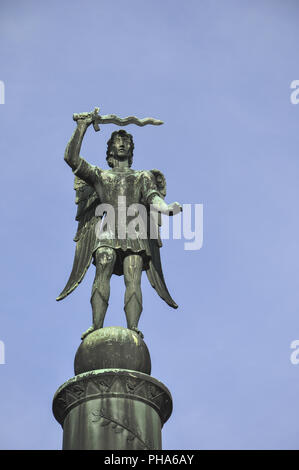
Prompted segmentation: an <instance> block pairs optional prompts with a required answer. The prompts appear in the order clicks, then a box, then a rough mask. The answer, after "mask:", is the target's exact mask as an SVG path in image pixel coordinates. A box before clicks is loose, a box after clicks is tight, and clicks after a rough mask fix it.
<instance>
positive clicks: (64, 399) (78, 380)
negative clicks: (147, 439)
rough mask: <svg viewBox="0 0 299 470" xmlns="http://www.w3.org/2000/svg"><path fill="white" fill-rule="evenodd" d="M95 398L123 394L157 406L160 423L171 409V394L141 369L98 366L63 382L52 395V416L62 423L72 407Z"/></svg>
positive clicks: (165, 418)
mask: <svg viewBox="0 0 299 470" xmlns="http://www.w3.org/2000/svg"><path fill="white" fill-rule="evenodd" d="M98 398H126V399H130V400H139V401H142V402H143V403H146V404H148V405H149V406H151V407H152V408H154V409H155V410H156V412H157V413H158V415H159V416H160V419H161V424H162V426H163V424H164V423H165V422H166V421H167V420H168V418H169V417H170V415H171V412H172V398H171V394H170V392H169V390H168V389H167V388H166V387H165V385H163V384H162V383H161V382H159V381H158V380H156V379H154V378H153V377H151V376H149V375H147V374H143V373H142V372H135V371H131V370H126V369H103V370H102V369H101V370H95V371H90V372H85V373H84V374H79V375H76V376H75V377H73V378H72V379H70V380H68V382H66V383H65V384H63V385H62V386H61V387H60V388H59V389H58V390H57V392H56V394H55V396H54V400H53V413H54V416H55V418H56V420H57V421H58V422H59V423H60V424H61V425H62V426H63V422H64V420H65V418H66V416H67V414H68V413H69V412H70V410H71V409H73V408H74V407H76V406H78V405H79V404H81V403H84V402H86V401H88V400H94V399H98ZM107 419H108V418H107Z"/></svg>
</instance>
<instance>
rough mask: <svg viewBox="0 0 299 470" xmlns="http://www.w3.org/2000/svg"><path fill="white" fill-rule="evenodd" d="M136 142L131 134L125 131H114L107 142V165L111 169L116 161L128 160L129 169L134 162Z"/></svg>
mask: <svg viewBox="0 0 299 470" xmlns="http://www.w3.org/2000/svg"><path fill="white" fill-rule="evenodd" d="M133 150H134V142H133V137H132V135H131V134H128V133H127V132H126V131H125V130H122V129H121V130H119V131H114V132H112V134H111V137H110V139H109V140H108V142H107V152H106V154H107V157H106V160H107V163H108V165H109V166H110V167H112V168H113V167H114V159H115V158H121V159H125V158H127V159H128V164H129V167H130V166H131V165H132V162H133Z"/></svg>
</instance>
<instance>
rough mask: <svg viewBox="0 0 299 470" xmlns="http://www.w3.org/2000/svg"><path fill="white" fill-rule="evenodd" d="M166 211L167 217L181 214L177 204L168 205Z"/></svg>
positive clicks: (179, 206) (180, 207)
mask: <svg viewBox="0 0 299 470" xmlns="http://www.w3.org/2000/svg"><path fill="white" fill-rule="evenodd" d="M168 210H169V215H176V214H179V213H180V212H182V210H183V208H182V206H181V204H179V203H178V202H173V203H172V204H168Z"/></svg>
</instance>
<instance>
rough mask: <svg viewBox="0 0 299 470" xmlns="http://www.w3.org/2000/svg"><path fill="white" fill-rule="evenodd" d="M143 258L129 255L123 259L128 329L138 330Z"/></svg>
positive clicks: (140, 309) (139, 332)
mask: <svg viewBox="0 0 299 470" xmlns="http://www.w3.org/2000/svg"><path fill="white" fill-rule="evenodd" d="M142 266H143V260H142V257H141V256H140V255H129V256H126V257H125V259H124V278H125V285H126V293H125V312H126V317H127V325H128V328H129V329H130V330H134V331H136V332H137V333H138V334H140V335H141V336H142V337H143V335H142V333H141V331H139V330H138V328H137V327H138V322H139V318H140V315H141V312H142V293H141V274H142Z"/></svg>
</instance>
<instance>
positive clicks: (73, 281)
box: [56, 176, 100, 300]
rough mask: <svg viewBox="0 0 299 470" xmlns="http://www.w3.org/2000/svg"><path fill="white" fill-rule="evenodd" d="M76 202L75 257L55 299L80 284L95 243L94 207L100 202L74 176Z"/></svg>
mask: <svg viewBox="0 0 299 470" xmlns="http://www.w3.org/2000/svg"><path fill="white" fill-rule="evenodd" d="M74 189H75V190H76V200H75V202H76V204H77V205H78V208H77V214H76V220H77V221H78V228H77V232H76V235H75V237H74V241H75V242H76V251H75V258H74V263H73V268H72V272H71V274H70V277H69V280H68V282H67V284H66V286H65V288H64V289H63V291H62V292H61V294H60V295H59V296H58V297H57V299H56V300H62V299H64V298H65V297H66V296H67V295H69V294H70V293H71V292H73V290H74V289H76V287H77V286H78V285H79V284H80V282H81V281H82V280H83V278H84V276H85V274H86V271H87V269H88V268H89V266H90V263H91V261H92V254H93V249H94V246H95V243H96V229H95V227H96V224H97V222H98V221H99V217H96V216H95V209H96V206H97V205H98V204H100V200H99V197H98V195H97V193H96V192H95V190H94V189H93V188H92V187H91V186H89V185H88V184H87V183H85V182H84V181H83V180H81V179H80V178H78V177H77V176H75V182H74Z"/></svg>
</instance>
